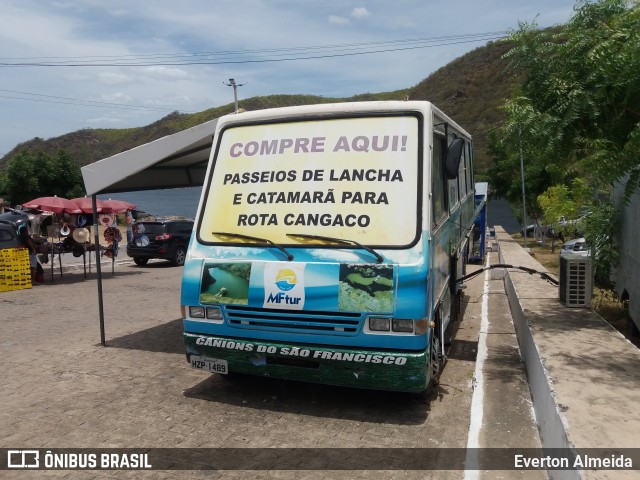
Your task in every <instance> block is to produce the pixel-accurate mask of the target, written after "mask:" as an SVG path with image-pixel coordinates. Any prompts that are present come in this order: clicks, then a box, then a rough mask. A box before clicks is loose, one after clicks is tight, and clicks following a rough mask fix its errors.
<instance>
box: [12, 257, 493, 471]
mask: <svg viewBox="0 0 640 480" xmlns="http://www.w3.org/2000/svg"><path fill="white" fill-rule="evenodd" d="M181 273H182V269H181V268H172V267H170V266H169V265H168V263H167V262H163V261H156V262H151V263H149V264H148V265H147V266H146V267H144V268H141V267H137V266H135V265H117V267H116V274H115V276H111V273H110V272H108V274H106V275H105V276H104V282H103V287H104V310H105V316H106V322H105V323H106V338H107V347H106V348H104V347H102V346H101V345H100V330H99V322H98V313H97V311H98V305H97V293H96V292H97V291H96V282H95V281H94V280H93V279H94V275H95V273H94V274H93V275H91V276H90V278H89V279H88V280H85V279H84V275H83V273H82V271H81V270H80V271H77V272H75V273H65V275H64V277H63V278H59V277H58V276H57V274H56V278H55V283H54V284H50V283H46V284H44V285H37V286H35V287H34V288H33V289H31V290H22V291H15V292H7V293H3V294H1V295H0V371H1V372H2V374H1V375H0V391H1V392H2V393H0V399H1V400H2V401H1V402H0V447H3V448H63V447H67V448H136V449H139V448H173V447H180V448H219V447H238V448H251V447H254V448H264V447H278V448H316V447H322V448H330V447H333V448H337V447H341V448H347V447H348V448H353V447H362V448H367V447H398V448H401V447H410V448H416V447H447V448H451V447H461V448H463V447H465V446H466V445H467V432H468V430H469V422H470V410H471V398H472V391H473V388H472V378H473V373H474V367H475V358H476V352H477V342H478V335H479V328H480V307H481V298H482V296H483V293H482V283H483V281H482V276H479V277H477V279H476V280H473V281H472V282H470V283H469V286H468V288H467V290H466V293H465V301H464V302H463V313H464V317H463V319H462V320H461V321H460V322H459V324H458V326H457V327H458V328H457V331H456V336H455V340H454V342H453V344H452V347H451V350H450V357H449V362H448V363H447V365H446V367H445V369H444V372H443V374H442V378H441V383H440V385H439V386H438V387H437V389H436V390H434V392H433V393H432V394H431V395H429V396H427V397H426V398H420V397H416V396H411V395H403V394H394V393H384V392H371V391H360V390H354V389H344V388H335V387H326V386H318V385H311V384H302V383H294V382H286V381H278V380H272V379H261V378H255V377H237V378H233V379H227V378H223V377H221V376H219V375H215V374H207V373H205V372H202V371H198V370H193V369H191V368H190V367H189V365H188V364H187V362H186V359H185V356H184V353H183V345H182V339H181V320H180V314H179V291H180V276H181ZM484 434H485V433H483V435H484ZM337 461H338V462H344V461H345V460H344V459H339V460H337ZM38 473H39V474H38ZM42 473H43V472H24V471H20V472H6V471H5V472H2V477H3V478H20V479H23V478H42V475H41V474H42ZM248 475H250V476H251V477H253V478H286V479H294V478H295V479H298V478H323V479H324V478H340V479H344V478H349V479H367V480H370V479H377V478H381V479H388V478H403V479H404V478H406V479H412V478H416V479H417V478H420V479H424V478H445V479H446V478H462V477H463V475H464V474H463V472H460V471H436V472H433V471H432V472H429V471H397V470H396V471H374V472H371V471H347V472H345V471H342V472H341V471H306V472H300V471H278V470H270V471H252V472H246V471H245V472H243V471H229V470H227V471H221V472H217V473H215V472H214V473H212V472H203V471H199V472H198V471H192V472H176V471H173V472H166V471H149V472H139V471H138V472H107V471H90V472H89V471H82V472H78V471H76V472H74V471H57V472H48V473H47V476H48V477H53V478H116V477H117V478H176V477H177V476H179V477H180V478H188V477H189V478H204V477H207V478H212V477H213V478H247V476H248Z"/></svg>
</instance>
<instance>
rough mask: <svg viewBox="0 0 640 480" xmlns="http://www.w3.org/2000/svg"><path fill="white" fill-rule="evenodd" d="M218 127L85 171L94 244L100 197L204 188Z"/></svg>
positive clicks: (201, 127) (207, 127) (198, 128)
mask: <svg viewBox="0 0 640 480" xmlns="http://www.w3.org/2000/svg"><path fill="white" fill-rule="evenodd" d="M217 123H218V121H217V119H214V120H210V121H208V122H205V123H202V124H200V125H196V126H195V127H192V128H189V129H187V130H183V131H182V132H178V133H175V134H173V135H168V136H166V137H162V138H159V139H158V140H154V141H153V142H150V143H146V144H144V145H140V146H139V147H135V148H132V149H131V150H127V151H125V152H122V153H118V154H117V155H114V156H112V157H108V158H104V159H102V160H99V161H97V162H95V163H91V164H89V165H85V166H84V167H82V168H81V171H82V178H83V180H84V185H85V189H86V191H87V195H91V197H92V200H93V227H94V228H93V231H94V237H95V238H94V242H95V244H96V245H99V237H98V216H97V213H96V195H97V194H99V193H116V192H129V191H135V190H152V189H162V188H182V187H198V186H202V185H203V183H204V176H205V173H206V170H207V163H208V161H209V155H210V153H211V144H212V141H213V134H214V132H215V129H216V124H217ZM95 252H96V263H97V265H96V267H97V272H98V308H99V316H100V338H101V343H102V346H105V345H106V344H105V331H104V307H103V301H102V270H101V268H100V249H99V248H96V250H95Z"/></svg>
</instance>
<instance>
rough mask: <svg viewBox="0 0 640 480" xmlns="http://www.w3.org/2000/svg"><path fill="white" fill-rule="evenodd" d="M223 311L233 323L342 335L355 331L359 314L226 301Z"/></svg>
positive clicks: (249, 326)
mask: <svg viewBox="0 0 640 480" xmlns="http://www.w3.org/2000/svg"><path fill="white" fill-rule="evenodd" d="M225 311H226V313H227V320H228V322H229V324H230V325H231V326H233V327H238V328H250V329H252V330H272V331H287V332H297V333H307V334H308V333H330V334H332V335H345V336H350V335H355V334H356V333H357V332H358V328H359V326H360V321H361V318H362V317H361V315H360V314H359V313H344V312H314V311H304V312H303V311H291V310H273V309H265V308H248V307H238V306H231V305H227V306H226V308H225Z"/></svg>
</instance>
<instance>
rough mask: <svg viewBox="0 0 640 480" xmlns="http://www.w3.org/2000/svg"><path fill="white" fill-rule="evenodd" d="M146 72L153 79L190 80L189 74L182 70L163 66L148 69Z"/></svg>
mask: <svg viewBox="0 0 640 480" xmlns="http://www.w3.org/2000/svg"><path fill="white" fill-rule="evenodd" d="M144 72H145V73H146V74H147V75H149V76H151V77H164V78H172V79H176V78H188V77H189V74H187V72H186V71H185V70H182V69H180V68H169V67H165V66H162V65H157V66H153V67H147V68H145V69H144Z"/></svg>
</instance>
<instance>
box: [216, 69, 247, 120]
mask: <svg viewBox="0 0 640 480" xmlns="http://www.w3.org/2000/svg"><path fill="white" fill-rule="evenodd" d="M222 83H224V84H225V85H226V86H227V87H233V101H234V103H235V106H236V110H235V112H236V113H238V87H241V86H243V85H246V84H247V82H244V83H239V84H238V83H236V81H235V79H233V78H230V79H229V83H225V82H222Z"/></svg>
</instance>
